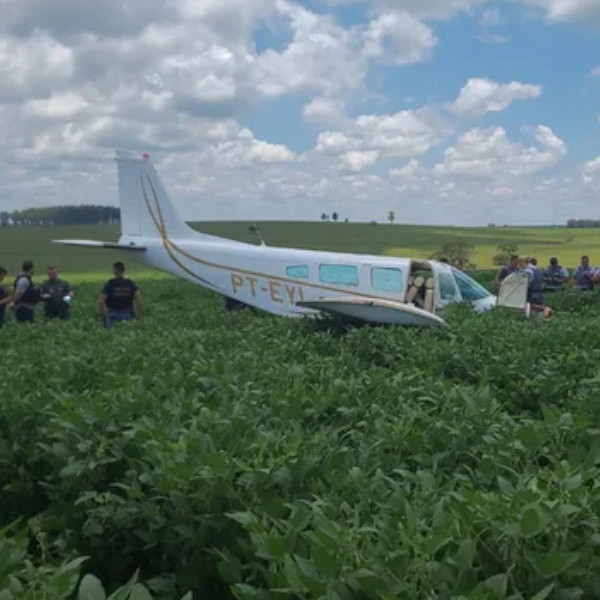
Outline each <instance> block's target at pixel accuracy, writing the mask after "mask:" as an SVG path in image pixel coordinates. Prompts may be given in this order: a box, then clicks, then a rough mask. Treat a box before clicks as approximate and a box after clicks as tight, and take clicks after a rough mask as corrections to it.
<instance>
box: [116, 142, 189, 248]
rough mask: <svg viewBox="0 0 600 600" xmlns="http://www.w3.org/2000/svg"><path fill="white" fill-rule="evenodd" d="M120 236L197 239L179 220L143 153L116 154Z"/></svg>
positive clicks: (148, 159)
mask: <svg viewBox="0 0 600 600" xmlns="http://www.w3.org/2000/svg"><path fill="white" fill-rule="evenodd" d="M116 160H117V166H118V174H119V203H120V206H121V233H122V235H123V236H126V237H140V236H142V237H158V236H159V235H160V232H161V229H162V230H163V231H164V233H165V234H167V235H168V236H169V237H197V236H199V235H201V234H199V233H198V232H196V231H194V230H193V229H192V228H191V227H189V226H188V225H186V224H185V222H184V221H183V220H182V219H181V218H180V217H179V215H178V214H177V211H176V210H175V207H174V206H173V204H172V203H171V201H170V199H169V197H168V195H167V192H166V191H165V189H164V187H163V184H162V182H161V180H160V177H159V176H158V173H157V172H156V169H155V168H154V165H153V164H152V163H151V162H150V157H149V156H148V155H147V154H143V155H140V154H137V153H131V152H123V151H117V156H116Z"/></svg>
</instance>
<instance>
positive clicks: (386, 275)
mask: <svg viewBox="0 0 600 600" xmlns="http://www.w3.org/2000/svg"><path fill="white" fill-rule="evenodd" d="M371 287H372V288H373V289H374V290H381V291H384V292H396V293H401V292H402V291H403V290H404V278H403V276H402V271H401V270H400V269H390V268H387V267H385V268H384V267H372V268H371Z"/></svg>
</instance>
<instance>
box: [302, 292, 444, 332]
mask: <svg viewBox="0 0 600 600" xmlns="http://www.w3.org/2000/svg"><path fill="white" fill-rule="evenodd" d="M296 304H297V305H298V306H301V307H303V308H311V309H314V310H319V311H321V312H324V313H329V314H332V315H335V316H341V317H345V318H348V319H353V320H359V321H365V322H368V323H380V324H386V325H405V326H421V327H430V326H439V325H443V324H444V320H443V319H441V318H440V317H438V316H437V315H434V314H433V313H430V312H428V311H426V310H423V309H421V308H418V307H416V306H413V305H412V304H404V303H402V302H394V301H393V300H379V299H373V300H371V299H367V298H359V297H357V296H347V297H342V298H319V299H318V300H303V301H300V302H296Z"/></svg>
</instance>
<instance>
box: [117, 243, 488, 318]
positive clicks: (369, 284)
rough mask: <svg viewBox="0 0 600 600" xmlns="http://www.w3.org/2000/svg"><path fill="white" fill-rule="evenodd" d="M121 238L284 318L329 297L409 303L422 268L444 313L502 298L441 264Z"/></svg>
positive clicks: (164, 266) (181, 272)
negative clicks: (449, 307)
mask: <svg viewBox="0 0 600 600" xmlns="http://www.w3.org/2000/svg"><path fill="white" fill-rule="evenodd" d="M119 243H120V244H124V245H130V244H132V243H134V244H135V245H140V246H145V247H146V250H145V251H143V252H139V253H136V258H137V259H138V260H140V261H142V262H143V263H145V264H147V265H149V266H152V267H155V268H158V269H161V270H163V271H166V272H168V273H171V274H173V275H176V276H179V277H183V278H185V279H187V280H188V281H191V282H193V283H196V284H198V285H200V286H202V287H206V288H208V289H212V290H213V291H215V292H217V293H220V294H222V295H224V296H228V297H230V298H234V299H236V300H239V301H240V302H244V303H245V304H248V305H251V306H254V307H256V308H259V309H262V310H265V311H267V312H270V313H273V314H277V315H284V316H300V315H304V314H313V313H315V312H316V311H315V310H313V309H308V308H304V307H301V306H298V305H297V304H296V303H297V302H299V301H300V302H304V301H312V300H318V299H322V298H328V299H330V298H346V297H348V296H352V297H357V298H364V299H370V300H389V301H393V302H405V299H406V296H407V291H408V288H409V285H410V280H411V275H412V273H413V270H414V269H415V267H416V268H425V269H429V270H430V274H431V277H433V280H434V288H433V292H434V306H435V309H436V311H438V310H440V309H442V308H443V307H444V306H446V305H447V304H450V303H452V302H460V301H468V302H471V304H472V305H473V306H474V307H475V308H476V309H477V310H482V311H483V310H487V309H489V308H492V307H493V306H494V303H495V297H494V296H493V295H491V294H490V293H489V292H487V290H485V289H484V288H483V287H481V286H479V285H478V284H477V283H476V282H474V281H473V280H471V279H470V278H469V277H468V276H466V275H464V274H462V273H457V270H456V269H453V268H452V267H450V266H449V265H447V264H444V263H438V262H436V261H425V260H417V259H407V258H396V257H388V256H377V255H368V254H349V253H338V252H325V251H316V250H302V249H293V248H277V247H270V246H264V245H260V246H256V245H253V244H246V243H242V242H234V241H232V240H228V239H221V238H208V239H199V240H194V239H185V238H183V239H171V238H168V237H166V236H163V237H162V239H160V238H143V237H130V236H123V237H122V238H121V239H120V240H119ZM457 278H459V280H457ZM461 278H462V279H461ZM465 278H466V279H467V280H469V285H470V291H468V290H467V292H468V293H465V289H464V280H465ZM465 295H467V296H469V297H465Z"/></svg>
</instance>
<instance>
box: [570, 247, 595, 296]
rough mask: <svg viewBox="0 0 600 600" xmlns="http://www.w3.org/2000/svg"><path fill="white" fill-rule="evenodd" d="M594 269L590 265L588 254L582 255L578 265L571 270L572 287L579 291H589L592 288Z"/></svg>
mask: <svg viewBox="0 0 600 600" xmlns="http://www.w3.org/2000/svg"><path fill="white" fill-rule="evenodd" d="M595 275H596V269H594V268H593V267H591V266H590V259H589V256H582V257H581V263H580V265H579V266H578V267H577V268H576V269H575V270H574V271H573V287H574V288H575V289H576V290H577V291H579V292H591V291H593V289H594V277H595Z"/></svg>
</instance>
